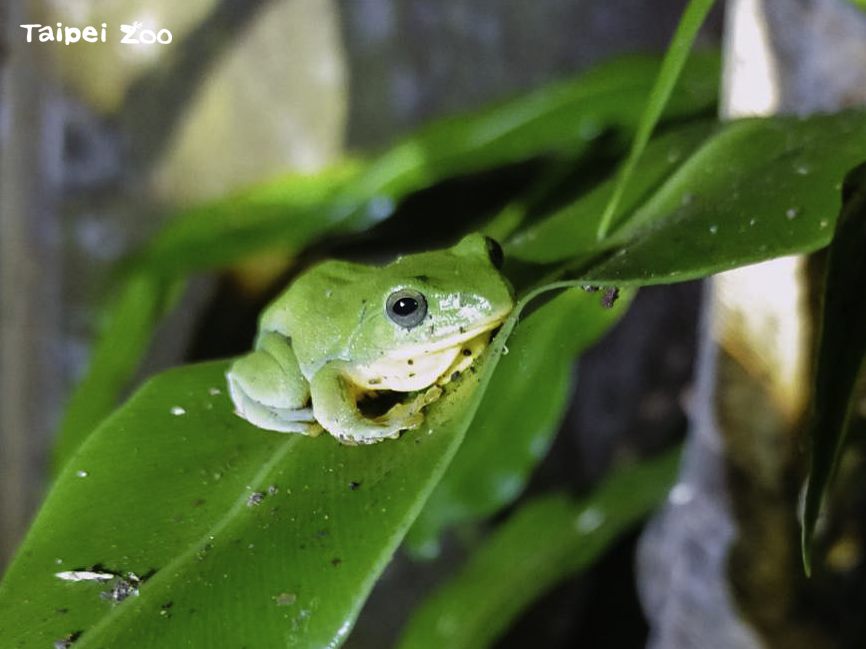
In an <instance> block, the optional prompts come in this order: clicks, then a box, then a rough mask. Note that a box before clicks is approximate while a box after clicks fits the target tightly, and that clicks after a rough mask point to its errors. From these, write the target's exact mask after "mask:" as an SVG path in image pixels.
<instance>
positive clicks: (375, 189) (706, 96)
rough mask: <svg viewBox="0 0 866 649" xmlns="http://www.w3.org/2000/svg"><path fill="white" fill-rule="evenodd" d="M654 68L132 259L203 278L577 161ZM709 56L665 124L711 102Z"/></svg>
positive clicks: (403, 145) (506, 115)
mask: <svg viewBox="0 0 866 649" xmlns="http://www.w3.org/2000/svg"><path fill="white" fill-rule="evenodd" d="M658 69H659V63H658V61H657V60H656V59H655V58H653V57H639V56H632V57H627V58H622V59H617V60H615V61H612V62H608V63H605V64H602V65H600V66H598V67H596V68H594V69H593V70H591V71H589V72H587V73H585V74H584V75H582V76H580V77H578V78H577V79H572V80H569V81H565V82H560V83H556V84H552V85H549V86H546V87H544V88H541V89H539V90H537V91H534V92H532V93H529V94H527V95H523V96H520V97H518V98H516V99H513V100H510V101H506V102H502V103H500V104H498V105H495V106H492V107H490V108H487V109H484V110H482V111H479V112H477V113H475V114H470V115H463V116H458V117H452V118H448V119H444V120H440V121H437V122H434V123H432V124H431V125H429V126H427V127H426V128H424V129H422V130H420V131H418V132H417V133H416V134H414V135H411V136H409V137H407V138H405V139H404V140H402V141H400V142H399V143H397V144H396V145H394V146H393V147H391V148H390V149H388V150H386V151H385V152H384V153H383V154H381V155H380V156H378V157H376V158H374V159H373V160H371V161H370V162H369V163H367V164H363V165H362V164H359V163H357V162H356V163H347V164H345V165H342V166H339V167H336V168H334V169H331V170H327V171H325V172H322V173H320V174H317V175H315V176H292V177H289V178H286V179H282V180H278V181H275V182H272V183H268V184H265V185H262V186H261V187H257V188H252V189H250V190H248V191H246V192H243V193H240V194H238V195H236V196H233V197H229V198H228V199H225V200H222V201H216V202H213V203H210V204H207V205H204V206H200V207H195V208H191V209H188V210H185V211H183V212H182V213H180V214H179V215H178V216H177V217H176V218H175V219H173V220H172V222H171V223H170V225H169V226H168V227H167V228H166V229H165V231H164V232H162V233H161V234H160V235H159V236H158V237H157V238H156V239H155V241H154V242H153V243H152V244H151V245H150V246H148V247H147V248H146V249H145V250H144V251H143V252H142V253H141V254H140V255H139V256H138V257H137V258H136V259H135V264H137V265H145V266H147V267H148V268H149V269H151V271H155V272H159V273H161V274H182V273H188V272H192V271H195V270H200V269H203V268H214V267H219V266H223V265H226V264H230V263H233V262H236V261H237V260H239V259H241V258H243V257H245V256H247V255H250V254H252V253H254V252H258V251H262V250H274V249H276V250H282V251H284V252H286V253H287V254H296V253H297V252H298V251H299V250H301V249H302V248H303V247H305V246H307V245H309V244H310V243H311V242H313V241H315V240H317V239H319V238H320V237H322V236H323V235H325V234H328V233H345V232H358V231H363V230H366V229H367V228H369V227H371V226H372V225H375V224H376V223H378V222H380V221H382V220H383V219H385V218H387V217H388V216H390V215H391V214H392V213H393V210H394V208H395V207H396V205H397V203H399V201H400V200H402V199H403V198H404V197H405V196H407V195H408V194H410V193H412V192H416V191H418V190H421V189H423V188H425V187H427V186H429V185H431V184H434V183H436V182H438V181H441V180H444V179H446V178H450V177H454V176H458V175H461V174H466V173H471V172H474V171H479V170H482V169H487V168H491V167H496V166H501V165H505V164H509V163H513V162H519V161H523V160H527V159H529V158H534V157H538V156H543V155H546V154H552V153H557V152H564V153H566V154H568V155H569V156H572V157H574V156H576V155H578V153H579V152H580V151H582V150H584V149H586V147H587V146H588V145H589V142H591V141H592V140H593V139H594V138H595V137H597V136H598V135H599V134H600V133H601V132H603V131H605V130H608V129H625V130H630V129H633V128H634V126H635V124H636V123H637V120H638V118H639V116H640V109H639V107H640V106H641V105H642V102H643V100H644V98H645V97H646V96H647V94H648V92H649V90H650V87H651V82H652V79H653V77H654V76H655V75H656V73H657V71H658ZM718 76H719V57H718V54H717V53H715V52H713V53H703V54H701V55H698V56H695V57H694V58H693V60H691V61H689V64H688V65H687V67H686V69H685V70H684V72H683V75H682V78H681V80H680V84H679V86H678V88H677V92H676V93H674V96H673V97H672V99H671V102H670V104H669V105H668V108H667V112H666V116H667V117H669V118H682V117H686V116H691V115H695V114H698V113H702V112H707V111H708V110H710V109H711V108H712V106H713V105H714V104H715V102H716V96H717V90H716V85H717V80H718Z"/></svg>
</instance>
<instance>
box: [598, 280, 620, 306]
mask: <svg viewBox="0 0 866 649" xmlns="http://www.w3.org/2000/svg"><path fill="white" fill-rule="evenodd" d="M618 297H619V289H618V288H616V287H615V286H610V287H608V288H606V289H604V293H602V295H601V306H603V307H604V308H605V309H610V308H612V307H613V305H614V304H616V300H617V298H618Z"/></svg>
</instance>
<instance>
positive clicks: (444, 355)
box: [345, 319, 501, 392]
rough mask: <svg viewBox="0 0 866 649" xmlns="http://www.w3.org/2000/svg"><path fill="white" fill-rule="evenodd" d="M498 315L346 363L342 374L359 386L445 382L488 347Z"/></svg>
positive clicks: (408, 388) (394, 387) (407, 388)
mask: <svg viewBox="0 0 866 649" xmlns="http://www.w3.org/2000/svg"><path fill="white" fill-rule="evenodd" d="M500 324H501V319H497V320H495V321H490V322H486V323H484V324H482V325H480V326H477V327H474V328H473V329H471V330H468V331H465V332H463V333H461V334H458V335H457V336H454V337H452V338H450V339H447V340H438V341H436V342H435V343H431V344H430V345H418V346H417V347H415V348H412V349H404V350H400V351H399V352H397V353H395V354H393V355H390V356H388V357H387V358H381V359H378V360H375V361H371V362H370V363H363V364H357V365H352V366H347V367H346V370H345V376H346V377H347V378H348V379H349V380H351V381H352V382H353V383H354V384H355V385H357V386H358V387H359V388H361V389H362V390H372V391H376V390H391V391H394V392H415V391H416V390H423V389H424V388H427V387H429V386H431V385H434V384H436V383H438V384H440V385H444V384H445V383H447V382H448V381H450V380H451V379H452V378H454V377H455V375H459V373H460V372H462V371H464V370H465V369H466V368H468V367H469V366H470V365H472V363H473V362H474V361H475V359H476V358H477V357H478V355H480V354H481V352H483V351H484V348H485V347H487V343H488V342H489V341H490V336H491V333H492V331H493V330H494V329H495V328H496V327H498V326H499V325H500Z"/></svg>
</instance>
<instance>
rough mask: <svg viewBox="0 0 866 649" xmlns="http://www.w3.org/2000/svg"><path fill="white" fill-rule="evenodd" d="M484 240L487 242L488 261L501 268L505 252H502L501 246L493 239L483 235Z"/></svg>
mask: <svg viewBox="0 0 866 649" xmlns="http://www.w3.org/2000/svg"><path fill="white" fill-rule="evenodd" d="M484 242H485V243H486V244H487V256H488V257H490V263H491V264H493V267H494V268H496V269H497V270H498V269H500V268H502V262H503V261H505V254H504V253H503V252H502V246H500V245H499V242H497V241H496V240H495V239H491V238H490V237H484Z"/></svg>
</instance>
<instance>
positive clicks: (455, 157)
mask: <svg viewBox="0 0 866 649" xmlns="http://www.w3.org/2000/svg"><path fill="white" fill-rule="evenodd" d="M658 71H659V63H658V61H657V60H656V59H655V58H654V57H639V56H631V57H624V58H620V59H616V60H614V61H611V62H608V63H604V64H602V65H599V66H597V67H595V68H593V69H592V70H590V71H589V72H587V73H585V74H583V75H581V76H579V77H578V78H576V79H573V80H569V81H565V82H561V83H557V84H552V85H549V86H546V87H544V88H541V89H539V90H537V91H534V92H532V93H529V94H527V95H525V96H522V97H518V98H517V99H513V100H511V101H507V102H503V103H501V104H499V105H496V106H493V107H490V108H488V109H485V110H483V111H481V112H479V113H476V114H474V115H466V116H460V117H454V118H450V119H445V120H441V121H439V122H435V123H433V124H431V125H430V126H428V127H426V128H424V129H422V130H421V131H419V132H418V133H417V134H415V135H413V136H410V137H409V138H407V139H406V140H404V141H402V142H400V143H399V144H397V145H396V146H394V147H393V148H392V149H390V150H388V151H386V152H385V153H384V154H383V155H382V156H380V157H379V158H378V159H376V160H374V161H373V162H372V163H371V165H370V167H369V169H368V170H367V171H366V172H365V173H364V174H362V175H361V176H360V177H359V178H358V179H357V182H356V183H354V186H355V187H356V188H358V189H357V191H358V194H359V195H361V196H370V197H372V196H388V197H389V198H390V199H391V200H394V201H396V200H398V199H399V198H401V197H402V196H405V195H406V194H407V193H409V192H412V191H417V190H418V189H420V188H422V187H424V186H427V185H430V184H433V183H435V182H437V181H440V180H443V179H445V178H448V177H452V176H456V175H460V174H465V173H470V172H473V171H478V170H481V169H486V168H491V167H496V166H501V165H504V164H508V163H512V162H519V161H522V160H526V159H529V158H533V157H537V156H541V155H545V154H549V153H556V152H563V153H567V154H569V155H571V156H574V155H576V154H577V153H578V152H579V151H581V150H582V149H584V148H586V146H587V145H588V143H589V142H590V141H591V140H593V139H594V138H595V137H597V136H598V135H599V134H600V133H601V132H603V131H604V130H606V129H611V128H619V129H627V130H631V129H633V128H634V127H635V125H636V124H637V122H638V119H639V117H640V109H639V107H640V106H641V105H642V103H643V101H644V99H645V98H646V96H647V94H648V93H649V92H650V88H651V87H652V79H653V78H654V77H655V76H656V74H657V73H658ZM718 78H719V59H718V55H717V54H716V53H715V52H712V53H702V54H699V55H697V56H695V57H694V59H693V60H692V61H690V62H689V64H688V66H687V67H686V69H685V71H684V73H683V77H682V80H681V83H680V85H679V87H678V92H677V93H676V95H675V96H674V99H673V100H672V101H671V103H670V105H669V107H668V110H667V117H669V118H675V117H683V116H687V115H695V114H696V113H701V112H705V111H706V110H707V109H709V108H711V107H712V106H713V105H714V104H715V102H716V96H717V89H716V84H717V81H718Z"/></svg>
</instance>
